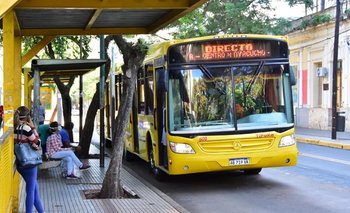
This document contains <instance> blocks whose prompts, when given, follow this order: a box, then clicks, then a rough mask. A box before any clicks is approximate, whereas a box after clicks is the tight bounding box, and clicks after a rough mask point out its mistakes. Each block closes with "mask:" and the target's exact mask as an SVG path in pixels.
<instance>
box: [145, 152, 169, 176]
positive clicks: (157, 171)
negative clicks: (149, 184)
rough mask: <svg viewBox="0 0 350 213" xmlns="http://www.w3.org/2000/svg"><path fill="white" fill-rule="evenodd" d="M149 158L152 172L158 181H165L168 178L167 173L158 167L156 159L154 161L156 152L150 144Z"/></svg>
mask: <svg viewBox="0 0 350 213" xmlns="http://www.w3.org/2000/svg"><path fill="white" fill-rule="evenodd" d="M148 159H149V166H150V170H151V172H152V174H153V175H154V177H155V178H156V180H158V181H164V180H165V179H166V177H165V176H166V174H165V173H164V172H163V171H162V170H161V169H159V168H157V167H156V164H155V161H154V152H153V148H152V146H150V148H149V151H148Z"/></svg>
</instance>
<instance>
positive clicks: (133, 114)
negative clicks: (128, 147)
mask: <svg viewBox="0 0 350 213" xmlns="http://www.w3.org/2000/svg"><path fill="white" fill-rule="evenodd" d="M137 99H138V98H137V93H136V92H135V93H134V98H133V101H132V110H131V122H132V123H131V124H132V130H131V131H132V132H133V134H132V135H133V142H134V152H135V153H139V132H138V123H139V122H138V118H137V111H138V109H137Z"/></svg>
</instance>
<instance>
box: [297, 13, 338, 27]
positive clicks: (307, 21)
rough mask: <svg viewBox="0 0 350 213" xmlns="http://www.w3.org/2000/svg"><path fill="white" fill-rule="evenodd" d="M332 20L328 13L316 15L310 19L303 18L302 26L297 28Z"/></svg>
mask: <svg viewBox="0 0 350 213" xmlns="http://www.w3.org/2000/svg"><path fill="white" fill-rule="evenodd" d="M330 20H331V16H330V15H328V14H320V15H314V16H312V17H311V18H309V19H305V20H303V21H302V22H301V24H300V26H299V27H297V29H306V28H308V27H311V26H313V27H315V26H317V25H320V24H324V23H327V22H329V21H330Z"/></svg>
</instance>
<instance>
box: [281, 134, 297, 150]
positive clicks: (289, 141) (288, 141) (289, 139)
mask: <svg viewBox="0 0 350 213" xmlns="http://www.w3.org/2000/svg"><path fill="white" fill-rule="evenodd" d="M294 144H295V138H294V135H288V136H284V137H283V138H282V139H281V141H280V144H279V147H285V146H291V145H294Z"/></svg>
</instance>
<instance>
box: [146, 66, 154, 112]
mask: <svg viewBox="0 0 350 213" xmlns="http://www.w3.org/2000/svg"><path fill="white" fill-rule="evenodd" d="M145 70H146V71H145V85H144V97H145V113H146V115H152V114H153V109H154V106H153V105H154V104H153V101H154V100H153V91H154V88H153V66H152V65H146V67H145Z"/></svg>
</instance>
